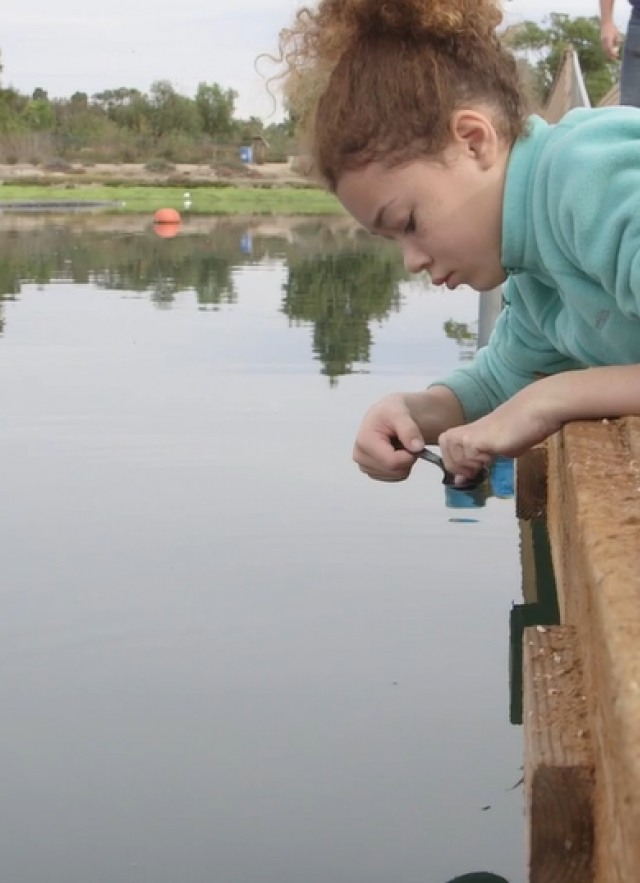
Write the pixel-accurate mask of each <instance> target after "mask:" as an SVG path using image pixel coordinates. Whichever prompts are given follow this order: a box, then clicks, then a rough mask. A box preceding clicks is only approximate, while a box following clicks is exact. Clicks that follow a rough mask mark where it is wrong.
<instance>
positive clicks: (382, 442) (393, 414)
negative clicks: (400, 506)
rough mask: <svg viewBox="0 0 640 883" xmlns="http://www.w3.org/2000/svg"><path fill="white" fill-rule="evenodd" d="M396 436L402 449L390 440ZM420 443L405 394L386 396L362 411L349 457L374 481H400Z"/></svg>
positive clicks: (418, 430)
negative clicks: (361, 418) (351, 454)
mask: <svg viewBox="0 0 640 883" xmlns="http://www.w3.org/2000/svg"><path fill="white" fill-rule="evenodd" d="M392 438H398V439H400V441H401V442H402V444H403V446H404V447H405V448H406V450H404V451H403V450H396V449H395V448H394V447H393V445H392V444H391V439H392ZM423 447H424V440H423V438H422V433H421V432H420V429H419V428H418V425H417V424H416V422H415V420H414V418H413V416H412V414H411V411H410V409H409V406H408V405H407V401H406V398H405V396H403V395H402V394H400V393H397V394H394V395H390V396H387V397H386V398H384V399H382V400H381V401H380V402H378V403H377V404H375V405H374V406H373V407H372V408H370V410H369V411H368V412H367V413H366V415H365V417H364V420H363V421H362V425H361V427H360V430H359V432H358V435H357V436H356V443H355V446H354V449H353V459H354V460H355V462H356V463H357V464H358V466H359V467H360V469H361V471H362V472H364V473H365V474H366V475H368V476H369V477H370V478H376V479H378V481H403V480H404V479H405V478H407V477H408V476H409V474H410V472H411V470H412V469H413V465H414V463H415V462H416V457H415V456H414V455H413V454H410V453H409V451H415V452H416V454H417V453H418V452H419V451H421V450H422V448H423Z"/></svg>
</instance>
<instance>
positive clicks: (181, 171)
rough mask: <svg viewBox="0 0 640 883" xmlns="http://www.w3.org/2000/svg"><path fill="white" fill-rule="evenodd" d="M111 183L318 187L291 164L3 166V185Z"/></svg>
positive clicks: (0, 176) (0, 171)
mask: <svg viewBox="0 0 640 883" xmlns="http://www.w3.org/2000/svg"><path fill="white" fill-rule="evenodd" d="M110 181H117V182H119V183H122V184H126V185H127V186H130V187H134V186H136V184H138V185H144V186H156V187H163V186H169V185H171V186H176V185H180V186H182V185H184V186H185V187H188V186H189V185H190V184H191V185H192V186H195V185H198V186H202V185H207V184H209V185H215V184H218V185H219V184H220V183H225V184H229V185H235V186H241V187H252V186H257V187H259V186H265V185H268V186H271V187H287V186H296V187H301V186H304V185H305V184H308V185H309V186H310V187H313V186H317V185H315V183H314V182H313V181H311V180H310V179H308V178H306V177H304V176H303V175H300V174H298V173H296V172H295V171H294V170H293V168H292V166H291V164H290V163H265V164H264V165H260V166H258V165H250V164H247V165H246V166H245V167H244V168H243V170H242V171H241V172H237V171H235V172H232V171H231V170H226V169H224V168H222V169H213V168H211V167H210V166H208V165H193V164H189V163H177V164H175V165H174V167H173V168H172V169H171V170H170V171H167V172H162V173H160V172H150V171H148V170H147V169H146V168H145V166H144V165H143V164H142V163H96V164H95V165H83V164H82V163H68V164H66V165H65V167H64V168H59V169H58V168H52V167H51V166H47V165H44V166H36V165H30V164H27V163H16V164H15V165H7V164H0V184H14V185H16V184H17V185H19V184H20V183H22V182H24V183H25V184H27V183H41V184H46V183H51V184H52V185H53V186H55V185H56V184H58V185H59V186H67V187H68V186H69V185H75V186H78V187H90V186H91V185H92V184H95V185H96V186H98V185H102V186H104V185H105V184H108V183H109V182H110Z"/></svg>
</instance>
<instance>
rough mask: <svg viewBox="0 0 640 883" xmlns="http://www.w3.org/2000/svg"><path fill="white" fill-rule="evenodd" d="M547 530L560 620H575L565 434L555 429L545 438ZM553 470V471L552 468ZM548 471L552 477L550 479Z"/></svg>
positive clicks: (571, 622) (569, 621)
mask: <svg viewBox="0 0 640 883" xmlns="http://www.w3.org/2000/svg"><path fill="white" fill-rule="evenodd" d="M547 453H548V461H547V470H548V473H549V477H548V482H547V531H548V533H549V542H550V544H551V557H552V560H553V571H554V574H555V580H556V592H557V597H558V608H559V610H560V622H562V623H567V624H575V623H576V613H575V611H574V610H573V609H572V607H571V604H572V603H573V602H575V601H576V593H575V592H571V591H570V588H569V587H570V586H571V584H572V582H573V583H575V573H574V572H573V570H572V565H571V562H570V551H571V546H570V543H569V537H568V529H569V528H568V523H567V517H566V499H565V498H566V481H565V480H564V468H565V462H564V435H563V433H561V432H558V433H556V435H554V436H552V437H551V438H550V439H549V440H548V442H547ZM554 470H555V471H554ZM551 472H553V478H554V479H555V480H553V481H552V480H551Z"/></svg>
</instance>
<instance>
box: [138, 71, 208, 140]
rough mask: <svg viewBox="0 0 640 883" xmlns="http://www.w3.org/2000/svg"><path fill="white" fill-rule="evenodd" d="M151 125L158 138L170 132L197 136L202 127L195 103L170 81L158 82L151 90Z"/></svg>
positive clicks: (152, 85) (153, 84)
mask: <svg viewBox="0 0 640 883" xmlns="http://www.w3.org/2000/svg"><path fill="white" fill-rule="evenodd" d="M149 104H150V106H151V125H152V130H153V134H154V135H155V136H156V138H160V137H162V135H166V134H167V133H168V132H182V133H184V134H185V135H195V134H198V132H200V131H201V129H202V126H201V122H200V117H199V115H198V109H197V107H196V104H195V102H194V101H193V99H191V98H187V97H186V96H185V95H181V94H180V93H179V92H176V90H175V89H174V88H173V85H172V84H171V83H170V82H169V81H168V80H156V82H155V83H152V84H151V89H150V90H149Z"/></svg>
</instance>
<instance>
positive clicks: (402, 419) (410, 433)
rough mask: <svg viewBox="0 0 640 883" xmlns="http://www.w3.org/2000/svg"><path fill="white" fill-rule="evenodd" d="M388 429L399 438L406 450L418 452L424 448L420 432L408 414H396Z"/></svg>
mask: <svg viewBox="0 0 640 883" xmlns="http://www.w3.org/2000/svg"><path fill="white" fill-rule="evenodd" d="M389 429H390V430H391V431H392V432H393V433H394V434H395V435H396V436H397V437H398V438H399V439H400V441H401V442H402V445H403V447H404V448H405V449H406V450H407V451H412V452H413V453H415V454H418V453H420V451H421V450H422V449H423V448H424V439H423V437H422V433H421V432H420V430H419V429H418V427H417V425H416V423H415V422H414V421H413V420H412V419H411V417H410V416H409V415H408V414H406V415H405V414H402V415H398V416H397V417H396V418H395V419H394V420H393V422H392V424H390V426H389Z"/></svg>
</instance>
